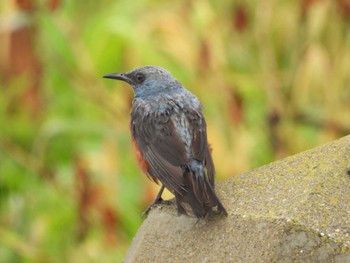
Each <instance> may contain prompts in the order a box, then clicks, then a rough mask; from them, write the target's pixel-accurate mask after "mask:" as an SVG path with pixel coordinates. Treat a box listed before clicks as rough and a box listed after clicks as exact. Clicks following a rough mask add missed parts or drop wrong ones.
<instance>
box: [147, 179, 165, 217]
mask: <svg viewBox="0 0 350 263" xmlns="http://www.w3.org/2000/svg"><path fill="white" fill-rule="evenodd" d="M164 188H165V187H164V185H162V187H161V188H160V190H159V192H158V194H157V196H156V198H154V200H153V202H152V203H151V204H150V205H149V206H148V207H147V209H146V210H145V211H143V213H142V217H144V216H145V215H147V214H148V212H149V211H150V210H151V209H152V208H153V206H154V205H156V204H160V203H162V202H163V198H162V194H163V191H164Z"/></svg>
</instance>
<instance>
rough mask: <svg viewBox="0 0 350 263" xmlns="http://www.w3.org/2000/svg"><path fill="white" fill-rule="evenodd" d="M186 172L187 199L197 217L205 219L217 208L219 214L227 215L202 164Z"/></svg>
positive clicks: (197, 163)
mask: <svg viewBox="0 0 350 263" xmlns="http://www.w3.org/2000/svg"><path fill="white" fill-rule="evenodd" d="M188 168H189V169H187V171H185V172H184V184H185V189H186V193H185V199H186V201H187V202H188V203H189V205H190V206H191V208H192V211H193V213H194V214H195V216H196V217H199V218H200V217H205V216H206V215H207V214H209V215H210V214H212V212H213V208H215V207H217V212H218V213H219V214H224V215H227V212H226V210H225V208H224V207H223V205H222V204H221V202H220V200H219V198H218V197H217V195H216V193H215V190H214V188H213V186H212V185H211V183H210V182H209V179H208V177H207V175H206V173H205V170H204V167H203V165H202V164H200V163H199V162H197V161H196V164H195V165H190V166H189V167H188Z"/></svg>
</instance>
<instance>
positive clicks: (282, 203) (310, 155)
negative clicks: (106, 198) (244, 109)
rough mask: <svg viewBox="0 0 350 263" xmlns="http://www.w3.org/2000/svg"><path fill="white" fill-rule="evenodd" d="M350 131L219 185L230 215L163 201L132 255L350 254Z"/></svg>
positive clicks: (281, 258)
mask: <svg viewBox="0 0 350 263" xmlns="http://www.w3.org/2000/svg"><path fill="white" fill-rule="evenodd" d="M349 168H350V136H347V137H344V138H342V139H340V140H337V141H334V142H331V143H329V144H326V145H323V146H320V147H317V148H315V149H312V150H309V151H306V152H303V153H300V154H297V155H294V156H290V157H287V158H285V159H283V160H280V161H277V162H274V163H271V164H268V165H265V166H263V167H260V168H258V169H255V170H253V171H251V172H248V173H245V174H241V175H238V176H233V177H231V178H229V179H227V180H225V181H223V182H221V183H219V184H218V185H217V192H218V195H219V197H220V198H221V200H222V202H223V204H224V206H225V207H226V209H227V212H228V214H229V216H228V217H227V218H226V217H218V216H217V217H212V218H207V219H196V218H193V217H188V216H178V215H177V212H176V208H175V206H171V205H170V206H166V205H160V206H158V207H156V208H155V209H153V210H152V211H151V213H150V214H149V216H148V218H147V219H146V220H145V221H144V223H143V224H142V226H141V227H140V229H139V231H138V233H137V234H136V236H135V238H134V240H133V243H132V245H131V246H130V248H129V250H128V253H127V256H126V259H125V262H350V175H349V174H348V173H347V171H348V169H349Z"/></svg>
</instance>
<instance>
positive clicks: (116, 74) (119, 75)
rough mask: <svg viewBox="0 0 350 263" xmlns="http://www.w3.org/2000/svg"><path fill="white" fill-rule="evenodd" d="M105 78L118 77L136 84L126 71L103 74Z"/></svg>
mask: <svg viewBox="0 0 350 263" xmlns="http://www.w3.org/2000/svg"><path fill="white" fill-rule="evenodd" d="M103 77H104V78H107V79H118V80H122V81H125V82H126V83H129V84H131V85H133V84H134V82H133V81H132V80H131V79H130V78H129V77H128V76H127V74H125V73H109V74H106V75H104V76H103Z"/></svg>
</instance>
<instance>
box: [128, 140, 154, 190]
mask: <svg viewBox="0 0 350 263" xmlns="http://www.w3.org/2000/svg"><path fill="white" fill-rule="evenodd" d="M132 144H133V145H134V149H135V153H136V160H137V163H138V165H139V166H140V168H141V170H142V171H143V172H144V173H145V174H146V175H147V176H148V177H149V178H150V179H151V180H153V181H154V182H156V183H157V184H158V180H157V178H155V177H154V176H152V175H151V174H149V172H148V169H149V164H148V163H147V161H146V160H145V159H144V158H143V157H142V154H141V152H140V149H139V147H138V145H137V143H136V141H135V139H134V138H132Z"/></svg>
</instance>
